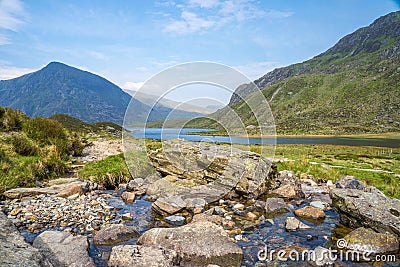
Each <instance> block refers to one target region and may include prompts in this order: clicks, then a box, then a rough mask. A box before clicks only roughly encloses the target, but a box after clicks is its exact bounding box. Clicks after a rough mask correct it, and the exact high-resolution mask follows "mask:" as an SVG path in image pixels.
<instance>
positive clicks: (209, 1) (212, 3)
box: [189, 0, 221, 8]
mask: <svg viewBox="0 0 400 267" xmlns="http://www.w3.org/2000/svg"><path fill="white" fill-rule="evenodd" d="M220 4H221V3H220V1H219V0H189V5H191V6H199V7H201V8H213V7H216V6H218V5H220Z"/></svg>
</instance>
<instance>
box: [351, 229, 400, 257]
mask: <svg viewBox="0 0 400 267" xmlns="http://www.w3.org/2000/svg"><path fill="white" fill-rule="evenodd" d="M344 239H345V240H346V241H347V242H346V248H347V249H351V250H353V251H360V252H370V253H372V254H384V253H396V252H397V251H399V241H398V239H397V237H396V236H394V235H392V234H389V233H377V232H375V231H374V230H371V229H368V228H363V227H361V228H357V229H356V230H354V231H352V232H350V233H349V234H347V235H346V236H345V237H344Z"/></svg>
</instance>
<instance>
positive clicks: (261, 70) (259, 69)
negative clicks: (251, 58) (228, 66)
mask: <svg viewBox="0 0 400 267" xmlns="http://www.w3.org/2000/svg"><path fill="white" fill-rule="evenodd" d="M279 66H280V65H279V63H278V62H273V61H262V62H254V63H249V64H246V65H241V66H235V67H234V68H235V69H237V70H239V71H240V72H242V73H243V74H244V75H246V76H247V77H249V78H250V79H251V80H256V79H258V78H260V77H261V76H263V75H264V74H267V73H268V72H270V71H271V70H273V69H275V68H277V67H279Z"/></svg>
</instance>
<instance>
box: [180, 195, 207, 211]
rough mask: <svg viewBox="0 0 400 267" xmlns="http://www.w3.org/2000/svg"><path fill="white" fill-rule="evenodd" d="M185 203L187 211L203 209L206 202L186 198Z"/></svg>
mask: <svg viewBox="0 0 400 267" xmlns="http://www.w3.org/2000/svg"><path fill="white" fill-rule="evenodd" d="M185 203H186V208H187V209H195V208H200V209H204V207H205V206H206V205H207V203H206V201H205V200H204V199H203V198H186V199H185Z"/></svg>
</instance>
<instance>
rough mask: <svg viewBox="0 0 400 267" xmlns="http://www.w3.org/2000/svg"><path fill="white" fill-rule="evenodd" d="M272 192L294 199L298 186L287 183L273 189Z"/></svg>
mask: <svg viewBox="0 0 400 267" xmlns="http://www.w3.org/2000/svg"><path fill="white" fill-rule="evenodd" d="M271 193H272V194H276V195H279V196H281V197H284V198H287V199H293V198H295V197H297V187H296V186H294V185H290V184H287V185H283V186H281V187H279V188H277V189H275V190H273V191H271Z"/></svg>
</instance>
